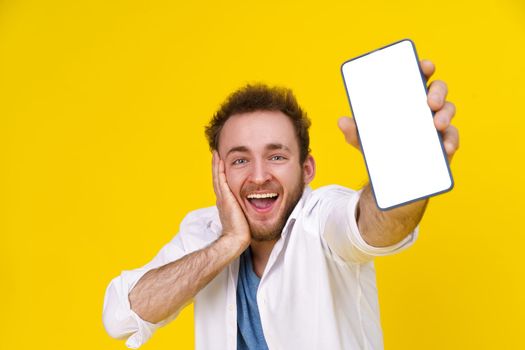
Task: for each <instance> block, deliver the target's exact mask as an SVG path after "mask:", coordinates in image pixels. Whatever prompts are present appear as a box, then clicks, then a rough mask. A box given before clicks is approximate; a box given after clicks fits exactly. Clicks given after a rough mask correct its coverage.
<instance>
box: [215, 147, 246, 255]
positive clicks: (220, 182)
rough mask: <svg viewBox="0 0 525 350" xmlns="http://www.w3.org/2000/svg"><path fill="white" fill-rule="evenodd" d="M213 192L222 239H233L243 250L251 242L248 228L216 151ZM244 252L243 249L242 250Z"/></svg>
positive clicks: (222, 162)
mask: <svg viewBox="0 0 525 350" xmlns="http://www.w3.org/2000/svg"><path fill="white" fill-rule="evenodd" d="M212 170H213V190H214V191H215V196H216V197H217V209H218V210H219V218H220V220H221V224H222V237H227V238H231V239H234V240H235V241H236V242H238V243H240V244H241V245H242V246H243V247H244V248H247V247H248V245H249V244H250V241H251V235H250V226H249V225H248V221H247V220H246V216H244V212H243V211H242V209H241V206H240V205H239V202H238V201H237V199H236V198H235V196H234V195H233V193H232V191H231V189H230V186H228V182H227V181H226V174H225V171H224V161H223V160H222V159H221V158H220V157H219V153H218V152H217V151H213V160H212ZM242 250H244V249H242Z"/></svg>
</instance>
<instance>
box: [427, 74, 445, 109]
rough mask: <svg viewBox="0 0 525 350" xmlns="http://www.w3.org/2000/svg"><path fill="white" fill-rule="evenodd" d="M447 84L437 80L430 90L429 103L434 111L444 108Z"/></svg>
mask: <svg viewBox="0 0 525 350" xmlns="http://www.w3.org/2000/svg"><path fill="white" fill-rule="evenodd" d="M447 93H448V88H447V84H445V82H443V81H441V80H435V81H433V82H432V84H430V87H429V88H428V95H427V103H428V105H429V107H430V109H432V110H433V111H437V110H439V109H441V108H443V105H444V104H445V99H446V98H447Z"/></svg>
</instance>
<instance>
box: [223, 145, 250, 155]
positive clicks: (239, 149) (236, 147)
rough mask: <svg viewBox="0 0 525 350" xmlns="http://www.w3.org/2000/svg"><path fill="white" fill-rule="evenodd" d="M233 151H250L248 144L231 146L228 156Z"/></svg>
mask: <svg viewBox="0 0 525 350" xmlns="http://www.w3.org/2000/svg"><path fill="white" fill-rule="evenodd" d="M233 152H248V147H246V146H235V147H232V148H230V150H229V151H228V153H226V156H228V155H229V154H230V153H233Z"/></svg>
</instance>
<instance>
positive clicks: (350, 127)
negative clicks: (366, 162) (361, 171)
mask: <svg viewBox="0 0 525 350" xmlns="http://www.w3.org/2000/svg"><path fill="white" fill-rule="evenodd" d="M337 125H338V126H339V129H341V131H342V132H343V135H344V136H345V140H346V142H348V143H349V144H351V145H352V146H354V147H355V148H357V149H361V147H360V145H359V138H358V136H357V126H356V124H355V120H354V119H353V118H348V117H341V118H339V120H338V121H337Z"/></svg>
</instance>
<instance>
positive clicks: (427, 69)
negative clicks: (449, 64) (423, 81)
mask: <svg viewBox="0 0 525 350" xmlns="http://www.w3.org/2000/svg"><path fill="white" fill-rule="evenodd" d="M419 65H420V67H421V70H422V71H423V74H424V75H425V78H427V80H429V79H430V77H431V76H432V74H434V72H435V71H436V66H435V65H434V63H432V62H431V61H429V60H421V61H419Z"/></svg>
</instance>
